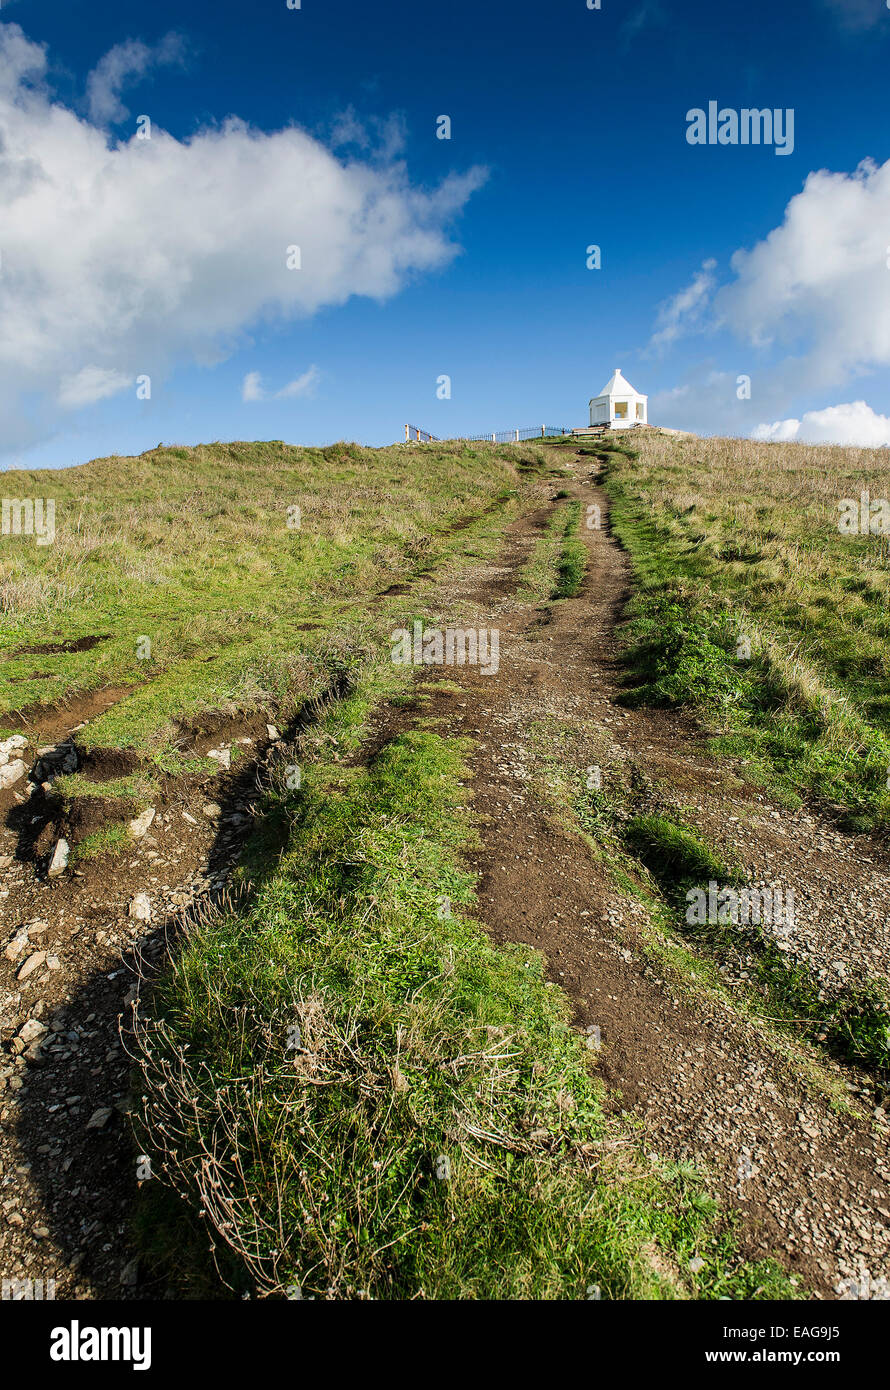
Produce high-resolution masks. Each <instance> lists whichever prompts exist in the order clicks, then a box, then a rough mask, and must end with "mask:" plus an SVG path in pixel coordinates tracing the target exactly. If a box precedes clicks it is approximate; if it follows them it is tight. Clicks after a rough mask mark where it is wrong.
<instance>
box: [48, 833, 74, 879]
mask: <svg viewBox="0 0 890 1390" xmlns="http://www.w3.org/2000/svg"><path fill="white" fill-rule="evenodd" d="M70 853H71V846H70V845H69V844H68V841H67V840H57V841H56V847H55V849H54V850H53V857H52V859H51V860H50V864H49V877H50V878H58V877H59V874H62V873H64V872H65V870H66V869H67V867H68V855H69V854H70Z"/></svg>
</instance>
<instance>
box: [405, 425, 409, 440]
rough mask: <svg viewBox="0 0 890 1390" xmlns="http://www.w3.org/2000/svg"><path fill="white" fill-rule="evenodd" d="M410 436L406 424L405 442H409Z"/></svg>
mask: <svg viewBox="0 0 890 1390" xmlns="http://www.w3.org/2000/svg"><path fill="white" fill-rule="evenodd" d="M409 437H410V436H409V434H408V426H407V425H406V426H405V443H406V444H407V443H408V439H409Z"/></svg>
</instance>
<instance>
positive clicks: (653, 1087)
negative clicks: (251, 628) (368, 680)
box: [381, 456, 890, 1298]
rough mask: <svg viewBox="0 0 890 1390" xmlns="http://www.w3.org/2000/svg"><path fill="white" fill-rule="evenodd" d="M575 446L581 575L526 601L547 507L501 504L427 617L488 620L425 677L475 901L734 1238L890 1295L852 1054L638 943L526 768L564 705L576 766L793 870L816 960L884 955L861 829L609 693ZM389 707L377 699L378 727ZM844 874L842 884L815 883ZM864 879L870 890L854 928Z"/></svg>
mask: <svg viewBox="0 0 890 1390" xmlns="http://www.w3.org/2000/svg"><path fill="white" fill-rule="evenodd" d="M572 467H573V471H574V473H575V476H576V482H575V483H574V484H573V485H572V487H571V488H570V489H568V490H569V491H570V492H571V495H572V496H573V497H576V498H580V499H581V500H582V501H583V503H584V504H585V507H586V505H587V504H589V503H595V504H597V505H598V506H599V508H600V512H601V516H602V519H603V524H602V526H601V528H600V529H595V530H586V529H582V534H583V536H584V539H585V543H586V544H587V546H588V548H589V554H590V562H589V568H588V571H587V575H586V578H585V581H584V584H583V587H582V591H581V592H580V594H579V595H578V597H576V598H571V599H564V600H560V601H559V602H557V603H555V604H553V605H550V606H549V613H548V612H547V611H546V606H545V607H543V608H542V606H541V605H540V604H536V603H534V602H527V601H523V598H522V587H521V584H520V573H519V571H520V570H521V567H522V565H523V564H524V562H525V561H526V559H527V558H528V556H529V554H530V552H531V550H532V547H533V545H534V542H535V539H536V538H537V537H539V536H540V535H541V534H542V531H543V527H544V525H545V523H546V520H547V517H548V515H549V510H548V509H545V510H542V511H540V512H537V513H535V514H532V515H530V516H527V517H525V518H523V519H522V520H521V521H519V522H518V523H517V524H516V525H514V527H513V528H512V530H511V532H510V535H509V538H508V546H507V548H506V551H505V553H504V555H503V557H502V558H501V560H500V561H499V562H498V563H497V564H496V565H494V566H491V567H490V568H489V569H488V570H486V571H485V572H483V573H479V572H477V573H474V574H466V575H465V576H464V578H463V580H462V581H461V582H460V583H459V584H458V585H456V586H455V587H454V588H453V590H452V591H451V592H449V593H448V594H447V595H444V596H442V597H441V599H440V601H439V604H438V610H439V611H438V612H437V614H436V615H434V616H433V617H432V618H431V619H430V621H431V622H433V623H437V624H438V625H439V626H443V627H444V626H446V625H447V624H448V623H449V622H455V621H459V622H460V623H461V624H463V625H469V624H470V623H473V624H475V625H477V626H479V627H489V628H491V627H496V628H498V629H499V631H500V663H499V669H498V672H497V673H496V674H494V675H482V674H480V673H479V671H478V668H471V667H466V666H465V667H453V668H452V667H448V668H442V672H441V674H442V675H443V676H444V677H446V678H447V680H448V681H449V682H457V683H459V685H460V686H461V687H462V689H461V691H460V693H457V692H451V693H446V692H444V691H442V692H437V693H435V694H433V695H432V696H431V697H430V698H429V699H428V700H425V701H424V705H423V718H424V722H426V721H428V720H432V721H437V722H434V723H433V727H435V728H436V729H437V730H438V731H439V732H441V733H443V734H449V733H453V734H463V735H468V736H469V737H471V738H472V739H473V740H474V741H475V744H476V752H475V755H474V757H473V772H474V777H473V810H474V813H475V814H476V816H477V817H478V818H479V819H480V821H481V832H482V837H483V841H484V844H483V848H482V849H481V850H479V851H478V852H477V853H476V854H474V856H473V857H472V861H471V863H472V867H473V868H475V869H476V870H477V872H478V874H479V876H480V882H479V910H478V911H479V915H480V916H481V917H482V919H483V920H484V921H485V922H486V924H487V926H488V928H489V930H490V931H491V934H492V936H493V937H494V939H495V940H496V941H520V942H524V943H527V944H529V945H531V946H534V947H537V948H539V949H541V950H543V951H544V952H545V953H546V956H547V960H548V962H549V974H550V978H551V979H552V980H553V981H554V982H556V983H558V984H559V985H561V986H562V987H563V988H564V989H565V990H566V991H567V992H568V993H569V995H570V996H571V999H572V1001H573V1003H574V1006H575V1017H576V1022H577V1024H578V1026H579V1027H581V1028H584V1029H588V1030H590V1029H593V1028H598V1029H599V1030H600V1033H599V1035H598V1036H599V1038H600V1039H601V1047H600V1049H599V1053H598V1058H599V1071H600V1074H601V1075H602V1076H603V1078H604V1080H606V1081H607V1083H608V1084H609V1086H610V1087H611V1088H612V1093H613V1098H614V1105H615V1106H616V1108H619V1109H623V1110H626V1111H628V1112H630V1114H631V1115H632V1116H633V1117H634V1118H635V1119H636V1120H638V1121H639V1123H640V1124H641V1127H642V1134H643V1140H644V1143H645V1144H646V1145H647V1146H649V1147H650V1148H651V1150H652V1152H653V1155H660V1156H663V1157H667V1158H672V1159H676V1160H689V1161H692V1162H693V1163H695V1164H696V1166H698V1167H699V1168H700V1169H701V1170H702V1171H703V1172H705V1173H707V1174H708V1175H709V1179H710V1184H711V1187H712V1190H713V1191H714V1192H715V1195H717V1196H718V1197H719V1198H720V1199H721V1201H722V1202H724V1203H725V1204H726V1205H727V1206H729V1207H732V1208H734V1209H735V1210H737V1211H738V1212H739V1213H740V1215H741V1220H742V1231H743V1240H742V1246H743V1250H744V1253H745V1254H747V1255H749V1256H751V1257H757V1256H766V1255H769V1254H775V1255H776V1256H778V1257H779V1258H780V1259H781V1261H782V1263H783V1264H785V1265H786V1267H787V1268H788V1269H789V1271H790V1272H792V1273H796V1274H798V1275H799V1276H800V1277H801V1279H802V1281H804V1282H805V1283H806V1284H807V1285H808V1286H809V1287H810V1288H812V1289H814V1290H815V1291H816V1292H817V1293H818V1294H819V1295H820V1296H822V1297H826V1298H838V1297H845V1298H850V1297H866V1298H874V1297H888V1296H890V1283H888V1275H890V1268H888V1251H890V1159H888V1144H887V1139H888V1124H887V1116H886V1114H885V1112H884V1110H883V1109H882V1108H879V1105H878V1099H879V1097H876V1095H875V1092H874V1089H873V1087H872V1084H871V1082H870V1080H869V1078H868V1077H867V1075H865V1074H864V1073H861V1072H859V1071H857V1070H855V1069H852V1068H851V1069H846V1068H843V1067H840V1066H838V1065H837V1064H835V1063H833V1062H830V1061H828V1060H827V1059H825V1058H824V1055H823V1054H822V1053H821V1052H820V1051H818V1050H816V1049H812V1050H810V1051H809V1052H807V1051H806V1050H805V1049H804V1048H803V1047H801V1048H800V1049H796V1048H795V1047H794V1046H793V1045H792V1047H791V1049H790V1050H791V1051H792V1054H793V1053H794V1052H795V1051H799V1054H800V1056H801V1057H802V1058H803V1059H804V1063H803V1064H802V1065H795V1063H794V1061H793V1058H792V1059H789V1057H788V1055H787V1053H788V1051H789V1048H788V1047H787V1045H786V1046H783V1045H781V1044H779V1045H778V1046H776V1045H773V1044H772V1043H771V1041H770V1038H769V1034H768V1032H767V1030H764V1029H762V1028H761V1029H757V1028H755V1027H753V1026H752V1024H751V1023H750V1022H749V1021H747V1020H746V1019H745V1017H744V1016H743V1013H742V1012H741V1011H738V1012H737V1011H736V1009H735V1008H734V1007H733V1004H732V1001H731V1000H730V1001H727V1000H724V999H722V998H721V997H720V996H719V995H717V994H716V993H715V992H714V991H702V992H701V993H700V994H699V996H698V997H695V995H694V994H692V993H691V991H690V989H689V987H688V984H687V985H686V986H685V987H684V985H683V982H682V981H680V980H678V979H677V978H675V977H673V976H672V975H671V972H670V971H669V970H667V969H666V968H665V967H664V966H663V965H660V964H659V961H658V958H657V957H656V956H653V954H652V953H651V951H648V952H647V950H646V939H645V935H644V931H643V927H644V923H645V910H644V908H643V907H642V905H641V904H640V903H639V902H637V901H636V900H635V899H633V898H624V897H622V895H621V894H620V893H619V892H618V891H617V890H616V888H615V886H614V883H613V881H612V879H611V877H610V875H609V873H608V871H607V870H606V869H605V868H604V867H603V866H602V865H601V863H600V862H598V860H597V858H596V856H595V855H594V854H593V853H592V852H591V850H590V849H589V848H588V847H587V845H586V844H585V842H584V841H583V840H582V839H581V837H580V836H578V835H576V834H574V833H572V832H571V831H568V830H565V829H563V828H561V827H560V825H559V822H558V819H557V818H555V817H554V815H553V813H552V808H551V809H550V810H548V808H547V806H546V805H545V804H544V803H543V802H542V800H541V799H539V797H538V796H537V795H536V794H535V792H534V791H533V790H532V788H531V786H530V782H531V777H532V771H533V769H534V768H535V767H536V766H537V767H538V768H540V764H541V757H542V732H541V731H542V730H545V731H546V729H547V728H548V727H551V728H552V727H554V720H555V721H556V723H557V724H558V723H559V722H562V723H563V724H567V725H569V726H571V727H572V729H573V732H574V736H575V756H576V757H577V756H578V751H579V750H578V741H579V740H580V751H581V754H582V756H581V759H580V766H581V767H584V766H587V765H597V766H601V768H602V776H603V778H604V779H608V778H609V776H610V775H612V770H614V769H619V768H620V769H622V770H623V773H624V775H625V776H626V775H627V772H628V768H629V767H631V768H632V769H633V771H634V773H635V774H642V776H643V779H644V781H649V782H657V784H658V786H659V788H660V790H661V791H662V792H664V793H665V794H667V795H668V796H670V795H671V791H672V790H673V793H674V794H675V797H676V802H677V804H678V805H682V807H683V810H684V818H685V819H686V820H687V821H690V820H691V821H692V823H693V824H696V825H698V826H699V827H700V828H701V830H702V831H703V832H704V833H705V834H706V835H707V836H708V838H710V839H711V840H712V841H713V840H717V841H720V842H721V843H722V844H723V845H725V846H727V847H734V848H735V849H737V850H738V851H739V852H740V854H741V858H742V860H743V862H745V863H746V864H748V865H750V866H751V869H752V871H754V874H755V877H757V878H759V879H763V880H765V881H773V880H781V881H783V882H784V883H785V884H788V883H791V884H793V885H794V887H795V889H796V890H797V893H798V902H799V903H802V904H803V916H802V920H801V923H800V935H801V938H802V940H801V942H800V945H801V954H802V955H804V956H806V955H807V954H808V951H809V946H808V944H807V943H810V945H812V947H813V949H814V951H815V952H816V956H817V963H818V959H821V957H819V951H821V953H822V956H826V957H829V956H830V957H831V958H832V959H833V960H838V959H839V958H842V957H843V958H844V959H845V961H846V965H847V968H852V967H853V966H855V958H857V957H863V958H865V959H867V960H868V961H869V963H870V965H871V966H872V967H873V968H874V967H877V966H879V965H886V959H887V958H886V954H885V950H884V944H885V940H886V936H885V928H886V923H885V920H884V914H882V913H881V912H880V911H879V905H880V898H879V899H878V901H877V902H876V901H875V895H874V893H873V888H874V878H875V875H880V878H881V881H882V883H887V873H886V868H885V866H883V865H881V864H878V863H877V862H876V860H875V852H874V851H873V850H872V848H871V847H870V846H867V845H865V844H863V842H861V841H859V842H857V841H855V840H854V839H853V838H852V837H850V836H839V835H836V834H835V832H834V831H833V829H832V827H830V826H828V825H823V824H821V823H820V822H819V820H818V818H817V817H814V816H813V815H812V814H810V813H809V812H807V811H801V812H797V813H791V812H788V811H786V810H780V809H779V808H777V807H775V806H774V805H772V804H771V803H770V802H769V800H768V798H766V797H764V796H761V795H760V794H759V793H757V792H754V791H753V790H751V789H750V788H745V787H741V788H740V787H739V785H738V783H736V782H734V779H733V778H732V777H728V776H727V772H726V768H725V767H723V766H722V765H721V766H718V765H717V764H716V763H714V762H713V761H712V760H711V759H710V758H709V757H708V755H707V754H706V752H705V751H704V749H703V747H702V742H701V739H700V737H699V736H698V734H697V732H696V729H695V727H694V726H693V725H692V724H691V723H690V722H689V721H688V720H687V719H686V718H685V717H683V716H679V715H674V714H672V713H666V712H661V711H648V712H647V711H637V710H628V709H625V708H622V707H621V706H620V705H619V704H617V703H616V695H617V693H618V691H619V678H620V671H619V667H618V664H617V640H616V631H615V629H616V622H617V621H618V619H619V617H620V613H621V608H622V605H623V602H624V600H625V598H626V597H627V593H628V565H627V561H626V557H625V556H624V555H623V553H622V552H621V550H620V548H619V547H618V545H617V543H616V542H615V541H614V540H613V539H612V537H611V536H610V534H609V531H608V500H607V498H606V496H605V495H604V494H603V492H602V491H601V490H600V489H599V488H598V487H596V486H595V484H594V483H593V482H592V481H591V472H590V461H589V460H588V459H582V458H581V457H580V456H579V458H578V459H577V460H575V461H574V463H573V465H572ZM554 494H555V489H554ZM430 674H431V675H433V674H435V675H438V674H439V672H438V669H437V668H434V669H433V671H432V672H431V673H430ZM388 722H389V720H388V719H387V716H386V715H385V714H381V726H382V728H385V727H386V725H387V723H388ZM543 737H544V743H545V745H546V733H545V734H544V736H543ZM556 751H557V750H556V748H555V747H554V749H553V752H554V753H555V752H556ZM728 788H729V789H728ZM839 883H840V884H842V885H843V886H844V888H845V892H843V893H839V894H832V893H831V891H830V890H829V891H827V890H826V885H831V884H835V885H836V884H839ZM881 896H883V900H884V901H886V897H885V896H884V895H883V890H882V891H881ZM857 898H858V899H859V900H860V905H867V909H868V910H867V912H866V914H865V916H864V917H860V918H859V919H858V928H859V929H858V931H857V932H856V934H855V935H854V933H853V932H852V931H851V929H850V914H851V906H850V904H851V903H855V902H856V899H857ZM853 910H854V911H855V909H853ZM832 913H833V914H834V915H833V916H832ZM826 943H827V944H826ZM811 959H812V957H811ZM851 963H852V964H851ZM842 964H843V961H842ZM692 990H695V985H694V983H693V986H692ZM807 1056H809V1057H811V1058H812V1057H815V1058H818V1059H819V1060H820V1063H824V1068H825V1070H826V1071H827V1073H828V1074H829V1076H830V1077H831V1078H833V1080H834V1081H835V1084H836V1087H837V1089H838V1090H839V1091H840V1092H841V1093H844V1092H846V1095H847V1096H848V1097H849V1110H848V1112H847V1113H838V1111H837V1109H836V1108H833V1107H832V1105H831V1103H830V1102H829V1100H828V1099H827V1097H826V1094H825V1093H824V1091H823V1090H822V1089H821V1088H820V1087H818V1086H816V1085H813V1084H812V1083H808V1082H807V1080H806V1079H805V1078H806V1065H805V1059H806V1057H807Z"/></svg>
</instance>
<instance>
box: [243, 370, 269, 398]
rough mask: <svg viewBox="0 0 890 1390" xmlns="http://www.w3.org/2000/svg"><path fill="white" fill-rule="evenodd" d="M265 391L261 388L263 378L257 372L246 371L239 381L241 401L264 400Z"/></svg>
mask: <svg viewBox="0 0 890 1390" xmlns="http://www.w3.org/2000/svg"><path fill="white" fill-rule="evenodd" d="M265 397H266V393H265V391H264V390H263V378H262V377H261V376H260V374H259V372H248V373H247V376H246V377H245V378H244V380H243V382H242V383H241V399H242V401H262V400H265Z"/></svg>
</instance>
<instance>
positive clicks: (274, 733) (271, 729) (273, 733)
mask: <svg viewBox="0 0 890 1390" xmlns="http://www.w3.org/2000/svg"><path fill="white" fill-rule="evenodd" d="M266 733H267V734H268V735H269V737H270V739H272V741H273V743H277V742H278V740H279V739H280V738H281V734H280V733H279V732H278V730H277V729H276V727H275V725H274V724H267V725H266Z"/></svg>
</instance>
